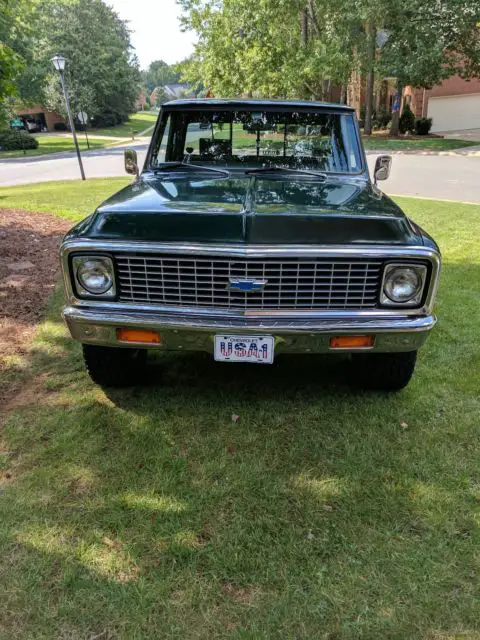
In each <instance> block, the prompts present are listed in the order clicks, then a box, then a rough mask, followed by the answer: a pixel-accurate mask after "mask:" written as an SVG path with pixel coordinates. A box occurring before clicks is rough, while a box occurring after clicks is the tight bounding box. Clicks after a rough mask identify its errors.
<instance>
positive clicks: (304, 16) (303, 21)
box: [300, 8, 308, 46]
mask: <svg viewBox="0 0 480 640" xmlns="http://www.w3.org/2000/svg"><path fill="white" fill-rule="evenodd" d="M300 29H301V39H302V45H303V46H305V45H306V44H307V43H308V12H307V9H306V8H305V9H302V10H301V11H300Z"/></svg>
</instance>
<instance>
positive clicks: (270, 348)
mask: <svg viewBox="0 0 480 640" xmlns="http://www.w3.org/2000/svg"><path fill="white" fill-rule="evenodd" d="M390 165H391V158H390V157H389V156H379V157H378V158H377V160H376V165H375V170H374V175H373V181H372V180H371V179H370V175H369V173H368V168H367V163H366V160H365V154H364V151H363V148H362V143H361V139H360V135H359V129H358V124H357V121H356V118H355V113H354V111H353V109H351V108H349V107H347V106H344V105H335V104H322V103H316V102H298V101H295V102H287V101H267V100H216V99H208V100H177V101H174V102H169V103H167V104H164V105H163V107H162V110H161V112H160V114H159V117H158V121H157V124H156V126H155V130H154V133H153V136H152V140H151V143H150V147H149V150H148V153H147V157H146V160H145V164H144V166H143V169H142V170H141V171H140V169H139V167H138V162H137V156H136V153H135V151H134V150H131V149H130V150H127V151H126V152H125V166H126V170H127V172H128V173H131V174H133V175H134V176H135V179H134V181H133V182H132V184H130V185H129V186H127V187H125V188H124V189H122V190H121V191H120V192H118V193H117V194H115V195H113V196H112V197H111V198H109V199H108V200H107V201H106V202H104V203H103V204H102V205H100V206H99V207H98V209H97V210H96V211H95V212H94V213H92V215H91V216H89V217H88V218H87V219H86V220H84V221H83V222H81V223H80V224H78V225H77V226H75V227H74V228H73V229H72V230H71V231H70V232H69V233H68V234H67V235H66V237H65V239H64V241H63V244H62V248H61V261H62V268H63V274H64V280H65V296H66V305H65V308H64V310H63V316H64V319H65V321H66V323H67V325H68V327H69V329H70V332H71V334H72V336H73V338H75V339H76V340H79V341H80V342H81V343H82V345H83V353H84V357H85V362H86V366H87V368H88V371H89V373H90V375H91V377H92V379H93V380H94V381H95V382H97V383H99V384H101V385H104V386H122V385H129V384H135V383H138V381H139V380H141V377H139V373H141V369H142V368H143V366H144V362H145V357H146V354H147V351H148V350H149V349H152V350H153V349H156V350H173V351H177V350H183V351H187V350H192V351H195V350H201V351H206V352H208V353H210V354H211V355H212V357H213V358H215V360H218V361H221V362H231V363H239V362H240V363H241V362H249V363H255V364H268V363H271V362H273V360H274V358H276V357H277V356H279V355H282V354H290V353H310V354H324V353H330V354H331V353H335V352H338V353H343V354H345V353H346V354H349V355H350V357H351V359H352V361H353V362H352V368H351V371H352V374H353V378H354V379H356V381H357V382H358V383H360V384H362V385H363V386H365V387H369V388H376V389H384V390H396V389H401V388H402V387H404V386H405V385H406V384H407V383H408V381H409V380H410V378H411V376H412V373H413V371H414V367H415V361H416V354H417V350H418V349H419V348H420V347H421V346H422V344H423V343H424V341H425V339H426V338H427V336H428V334H429V332H430V330H431V329H432V328H433V326H434V325H435V322H436V318H435V316H434V314H433V305H434V300H435V292H436V289H437V284H438V278H439V272H440V253H439V249H438V247H437V245H436V244H435V242H434V240H432V238H431V237H430V236H429V235H428V234H427V233H426V232H425V231H423V230H422V229H421V228H420V227H419V226H418V225H417V224H415V223H414V222H413V221H412V220H410V219H409V218H407V216H406V215H405V214H404V213H403V212H402V210H401V209H400V208H399V207H398V206H397V205H396V204H395V203H394V202H392V200H390V198H388V197H387V196H385V195H384V194H383V193H382V192H381V191H380V190H379V189H378V188H377V186H376V184H377V181H378V180H384V179H386V178H388V175H389V172H390Z"/></svg>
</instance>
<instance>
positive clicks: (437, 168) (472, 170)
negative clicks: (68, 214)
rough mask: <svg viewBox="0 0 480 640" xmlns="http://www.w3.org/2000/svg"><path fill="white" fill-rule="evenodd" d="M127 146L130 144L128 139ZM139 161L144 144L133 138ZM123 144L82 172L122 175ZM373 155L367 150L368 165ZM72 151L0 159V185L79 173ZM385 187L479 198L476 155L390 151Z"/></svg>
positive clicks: (92, 158) (87, 161)
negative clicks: (389, 163)
mask: <svg viewBox="0 0 480 640" xmlns="http://www.w3.org/2000/svg"><path fill="white" fill-rule="evenodd" d="M129 146H131V145H129ZM134 146H135V147H136V149H137V153H138V155H139V159H140V162H141V163H142V162H143V160H144V158H145V153H146V150H147V145H146V144H145V143H137V144H135V145H134ZM123 149H124V148H123V147H115V148H113V149H112V148H110V149H98V150H93V151H90V152H88V153H84V154H83V159H84V166H85V173H86V176H87V178H94V177H111V176H123V175H125V173H124V169H123ZM375 157H376V156H375V155H369V156H368V164H369V166H370V170H372V168H373V165H374V163H375ZM79 177H80V176H79V171H78V164H77V159H76V156H75V154H71V153H62V154H57V156H56V157H55V158H52V157H51V156H50V157H47V156H38V157H36V158H30V159H28V160H23V159H21V158H19V159H15V160H3V161H1V162H0V185H3V186H7V185H14V184H23V183H32V182H44V181H47V180H71V179H75V178H79ZM379 186H380V187H381V188H382V189H383V190H384V191H385V192H386V193H389V194H396V195H408V196H422V197H427V198H442V199H447V200H463V201H466V202H478V203H480V158H479V157H468V156H461V155H458V156H457V155H446V156H441V155H438V156H436V155H411V154H408V155H407V154H406V155H394V156H393V165H392V173H391V176H390V178H389V180H387V181H386V182H382V183H380V185H379Z"/></svg>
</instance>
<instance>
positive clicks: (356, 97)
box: [347, 49, 362, 118]
mask: <svg viewBox="0 0 480 640" xmlns="http://www.w3.org/2000/svg"><path fill="white" fill-rule="evenodd" d="M352 57H353V64H352V72H351V74H350V78H349V80H348V85H347V103H348V104H349V105H350V106H351V107H353V108H354V109H355V111H356V114H357V118H360V99H361V92H362V84H361V81H362V77H361V74H360V61H359V59H358V53H357V51H356V49H354V50H353V52H352Z"/></svg>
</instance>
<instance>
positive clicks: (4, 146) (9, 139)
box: [0, 129, 38, 151]
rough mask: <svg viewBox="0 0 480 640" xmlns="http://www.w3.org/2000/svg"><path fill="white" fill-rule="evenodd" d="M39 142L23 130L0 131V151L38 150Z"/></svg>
mask: <svg viewBox="0 0 480 640" xmlns="http://www.w3.org/2000/svg"><path fill="white" fill-rule="evenodd" d="M37 147H38V140H37V139H36V138H34V137H33V136H32V135H30V134H29V133H27V132H26V131H22V130H14V129H7V130H5V131H0V150H1V151H15V150H17V149H36V148H37Z"/></svg>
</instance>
